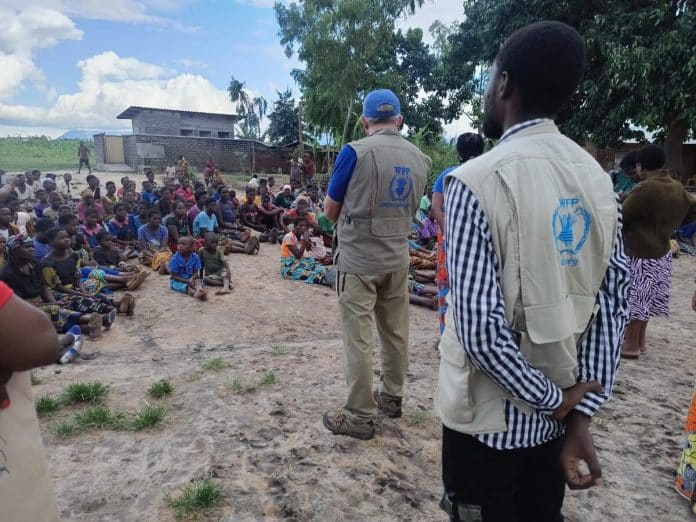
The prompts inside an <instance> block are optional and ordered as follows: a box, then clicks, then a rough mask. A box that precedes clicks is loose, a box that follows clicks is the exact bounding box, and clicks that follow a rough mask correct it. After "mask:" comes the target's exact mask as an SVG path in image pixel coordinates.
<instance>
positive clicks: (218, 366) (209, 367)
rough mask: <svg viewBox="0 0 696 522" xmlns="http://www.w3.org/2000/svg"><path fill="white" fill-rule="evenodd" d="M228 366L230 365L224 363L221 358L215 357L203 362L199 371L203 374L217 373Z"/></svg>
mask: <svg viewBox="0 0 696 522" xmlns="http://www.w3.org/2000/svg"><path fill="white" fill-rule="evenodd" d="M230 366H232V365H231V364H230V363H228V362H227V361H225V360H224V359H223V358H222V357H215V358H214V359H208V360H207V361H203V364H201V370H202V371H204V372H219V371H220V370H224V369H225V368H229V367H230Z"/></svg>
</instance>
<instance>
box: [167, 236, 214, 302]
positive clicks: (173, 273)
mask: <svg viewBox="0 0 696 522" xmlns="http://www.w3.org/2000/svg"><path fill="white" fill-rule="evenodd" d="M200 270H201V259H200V258H199V257H198V256H197V255H196V254H195V253H194V252H193V238H192V237H191V236H184V237H180V238H179V243H178V245H177V252H176V253H175V254H174V255H173V256H172V258H171V259H170V260H169V273H170V280H169V287H170V288H171V289H172V290H174V291H175V292H181V293H183V294H188V295H190V296H193V297H195V298H196V299H200V300H201V301H206V300H207V299H208V292H207V291H206V289H205V288H203V282H202V281H201V278H200V275H199V272H200Z"/></svg>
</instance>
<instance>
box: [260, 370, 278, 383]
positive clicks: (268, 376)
mask: <svg viewBox="0 0 696 522" xmlns="http://www.w3.org/2000/svg"><path fill="white" fill-rule="evenodd" d="M277 382H278V377H276V374H275V373H273V372H266V373H264V374H263V376H262V377H261V379H259V383H258V385H259V386H270V385H271V384H276V383H277Z"/></svg>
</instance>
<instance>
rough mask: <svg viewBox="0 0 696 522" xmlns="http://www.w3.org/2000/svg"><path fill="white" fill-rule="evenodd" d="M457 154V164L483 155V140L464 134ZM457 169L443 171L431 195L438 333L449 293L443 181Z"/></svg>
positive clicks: (471, 133) (473, 135) (477, 135)
mask: <svg viewBox="0 0 696 522" xmlns="http://www.w3.org/2000/svg"><path fill="white" fill-rule="evenodd" d="M457 154H458V155H459V162H460V163H466V162H467V161H469V160H470V159H472V158H475V157H476V156H480V155H481V154H483V138H482V137H481V135H480V134H475V133H473V132H465V133H464V134H460V135H459V137H458V138H457ZM456 168H457V167H456V166H454V167H448V168H446V169H445V170H443V171H442V172H441V173H440V175H439V176H438V177H437V179H436V180H435V184H434V185H433V195H432V205H431V206H432V210H433V214H434V215H435V221H437V225H438V229H439V230H438V233H437V276H436V277H435V282H436V283H437V303H438V315H439V316H440V333H441V334H442V332H443V331H444V329H445V313H447V294H448V293H449V283H448V282H447V264H446V257H447V256H446V254H445V194H444V191H445V187H444V181H445V176H446V175H447V173H449V172H451V171H453V170H454V169H456Z"/></svg>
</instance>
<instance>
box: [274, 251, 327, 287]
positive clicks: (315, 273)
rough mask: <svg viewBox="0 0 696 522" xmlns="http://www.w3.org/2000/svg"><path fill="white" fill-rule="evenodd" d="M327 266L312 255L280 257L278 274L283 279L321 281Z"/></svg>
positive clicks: (307, 281)
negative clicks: (298, 257)
mask: <svg viewBox="0 0 696 522" xmlns="http://www.w3.org/2000/svg"><path fill="white" fill-rule="evenodd" d="M326 270H327V268H326V267H325V266H324V265H322V264H321V263H320V262H319V261H317V260H316V259H314V258H313V257H303V258H300V259H297V258H295V257H282V258H280V275H281V277H283V278H284V279H292V280H294V281H304V282H305V283H316V284H319V283H321V280H322V278H323V277H324V276H325V275H326Z"/></svg>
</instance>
